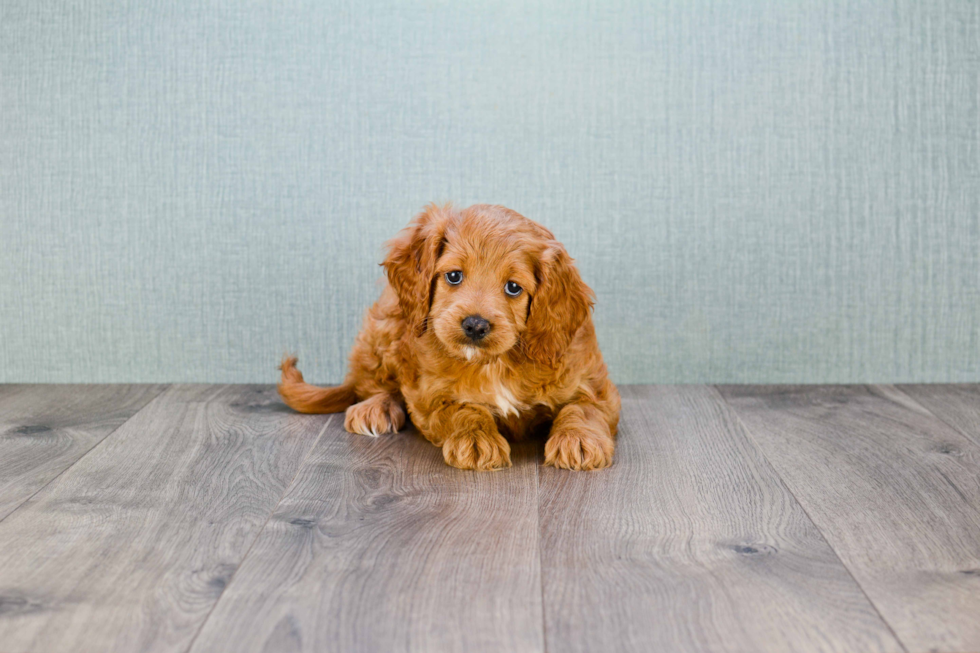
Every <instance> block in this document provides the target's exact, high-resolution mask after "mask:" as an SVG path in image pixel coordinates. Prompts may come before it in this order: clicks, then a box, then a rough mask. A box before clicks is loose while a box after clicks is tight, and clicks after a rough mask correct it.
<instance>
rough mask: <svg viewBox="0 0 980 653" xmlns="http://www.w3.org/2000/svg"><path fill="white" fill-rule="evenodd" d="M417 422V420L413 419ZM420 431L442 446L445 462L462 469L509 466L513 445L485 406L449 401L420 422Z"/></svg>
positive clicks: (432, 441)
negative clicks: (499, 429)
mask: <svg viewBox="0 0 980 653" xmlns="http://www.w3.org/2000/svg"><path fill="white" fill-rule="evenodd" d="M413 419H414V417H413ZM419 422H420V424H419V430H421V431H422V434H423V435H424V436H425V437H426V439H428V440H429V441H430V442H431V443H432V444H434V445H436V446H441V447H442V456H443V458H444V459H445V460H446V463H447V464H449V465H452V466H453V467H458V468H460V469H479V470H494V469H501V468H503V467H510V445H509V444H508V443H507V440H505V439H504V438H503V436H502V435H500V432H499V431H498V430H497V424H496V422H495V421H494V419H493V415H492V414H491V413H490V411H489V410H488V409H487V408H486V407H485V406H480V405H478V404H468V403H459V402H455V401H446V402H443V403H441V404H440V405H439V406H438V407H436V408H435V409H434V410H433V411H432V412H431V413H429V414H428V415H427V416H424V417H423V418H422V419H419Z"/></svg>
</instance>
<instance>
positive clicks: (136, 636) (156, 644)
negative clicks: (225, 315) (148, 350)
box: [0, 386, 329, 653]
mask: <svg viewBox="0 0 980 653" xmlns="http://www.w3.org/2000/svg"><path fill="white" fill-rule="evenodd" d="M274 395H275V390H274V389H272V388H268V387H264V388H259V387H248V386H232V387H227V386H226V387H216V386H174V387H172V388H170V389H169V390H167V391H166V392H164V393H163V394H162V395H160V396H159V397H157V398H156V399H155V400H153V401H152V402H150V403H149V404H148V405H147V406H146V407H145V408H143V410H141V411H140V412H139V413H138V414H137V415H136V416H135V417H133V418H132V419H131V420H129V421H128V422H126V423H125V424H124V425H123V426H122V427H120V428H119V429H118V430H117V431H116V432H115V433H113V434H112V435H111V436H110V437H108V438H106V440H105V441H104V442H102V444H101V445H100V446H99V447H97V448H96V449H94V450H93V451H91V452H90V453H89V455H87V456H85V457H84V458H83V459H81V460H80V461H79V462H78V463H76V464H75V465H74V466H72V467H71V468H70V469H69V470H67V471H66V472H65V473H64V474H62V475H61V476H60V477H59V478H58V479H57V480H56V481H55V482H53V483H51V484H49V485H48V486H47V487H46V488H44V489H43V490H42V491H41V492H39V493H38V494H37V495H35V496H34V497H33V498H32V499H31V500H30V501H29V502H27V503H26V504H24V505H23V506H22V507H21V509H20V510H17V511H16V512H15V513H13V514H11V515H10V516H9V517H8V518H7V519H6V520H5V521H3V522H2V523H0V642H2V647H0V649H2V650H3V651H4V653H15V652H17V651H27V650H32V651H44V652H45V653H51V652H57V651H72V652H76V651H136V650H139V651H164V650H166V651H172V650H185V649H186V648H187V647H188V646H189V645H190V642H191V640H192V638H193V636H194V634H195V633H196V632H198V630H199V629H200V626H201V624H202V623H203V621H204V619H205V618H206V616H207V615H208V613H209V611H210V610H211V609H212V607H213V605H214V603H215V602H216V601H217V599H218V597H219V596H220V594H221V592H222V591H223V590H224V588H225V585H226V584H227V582H228V580H229V579H230V578H231V576H232V574H233V573H234V571H235V569H236V567H237V565H238V563H239V562H240V561H241V560H242V558H243V557H244V555H245V553H246V551H247V550H248V547H249V546H250V545H251V544H252V542H253V541H254V539H255V537H256V536H257V535H258V533H259V532H260V530H261V528H262V526H263V524H265V522H266V520H267V519H268V516H269V515H270V514H271V512H272V510H273V509H274V507H275V506H276V504H277V502H278V501H279V499H280V498H281V496H282V494H283V492H284V491H285V489H286V487H287V485H288V484H289V483H290V481H291V480H292V479H293V478H294V476H295V473H296V471H297V469H298V468H299V465H300V462H301V461H302V459H303V458H304V457H305V455H306V454H307V453H308V452H309V450H310V448H311V446H312V445H313V442H314V441H315V439H316V437H317V435H318V434H319V433H321V432H322V430H323V427H324V425H325V424H326V422H327V421H328V419H329V417H328V416H317V417H309V416H302V415H296V414H292V413H289V412H286V411H285V410H284V409H283V407H282V405H281V404H280V403H279V402H278V400H277V399H276V398H275V397H274Z"/></svg>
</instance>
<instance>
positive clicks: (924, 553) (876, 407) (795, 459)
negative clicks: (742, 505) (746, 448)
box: [721, 386, 980, 651]
mask: <svg viewBox="0 0 980 653" xmlns="http://www.w3.org/2000/svg"><path fill="white" fill-rule="evenodd" d="M721 391H722V393H723V394H724V396H725V397H726V398H727V399H728V401H729V402H730V403H731V405H732V406H734V408H735V410H736V411H737V413H738V414H739V416H740V417H741V418H742V420H743V422H744V423H745V424H746V426H747V427H748V430H749V432H750V434H751V436H752V437H753V439H754V440H755V441H756V442H757V443H758V445H759V446H760V448H761V449H762V452H763V453H764V454H765V456H766V457H767V458H768V459H769V461H770V462H771V463H772V465H773V466H774V467H775V468H776V470H777V471H778V472H779V474H780V475H781V476H782V478H783V480H784V481H785V482H786V483H787V485H788V486H789V488H790V489H791V490H792V491H793V493H794V494H795V495H796V497H797V498H798V499H799V501H800V503H801V504H802V505H803V507H804V508H805V509H806V511H807V513H808V514H809V515H810V517H811V518H812V519H813V521H814V523H816V525H817V526H818V527H819V528H820V529H821V531H822V532H823V533H824V535H825V536H826V537H827V539H828V541H829V542H830V544H831V546H833V547H834V550H835V551H836V552H837V554H838V556H840V558H841V560H842V561H843V562H844V563H845V565H847V567H848V569H849V570H850V571H851V573H852V574H853V575H854V577H855V578H856V579H857V580H858V582H859V583H860V584H861V586H862V587H863V589H864V590H865V592H866V593H867V594H868V596H869V597H870V598H871V600H872V601H873V602H874V604H875V606H876V607H877V608H878V610H879V612H880V613H881V614H882V615H883V616H884V618H885V619H886V621H887V622H888V623H889V624H890V625H891V627H892V628H893V629H894V631H895V632H896V633H897V634H898V637H899V639H900V640H901V641H902V643H903V644H904V645H905V646H906V647H907V648H908V649H909V650H912V651H926V650H941V651H976V650H980V619H978V618H977V617H978V615H980V475H978V473H977V469H978V466H980V447H978V446H977V445H976V444H974V443H973V442H971V441H970V440H968V439H967V438H966V437H964V436H963V435H962V434H961V433H959V432H957V431H956V430H955V429H953V428H951V427H950V426H948V425H946V424H945V423H943V422H941V421H939V420H937V419H936V418H935V417H934V416H933V415H932V414H931V413H929V412H928V411H927V410H925V408H923V407H922V406H921V405H919V404H918V403H916V402H915V401H913V400H912V399H910V398H909V397H908V396H906V395H904V394H902V393H900V392H898V391H896V389H895V388H893V387H890V386H870V387H868V386H854V387H840V386H838V387H828V386H804V387H768V388H766V387H758V386H756V387H725V388H721Z"/></svg>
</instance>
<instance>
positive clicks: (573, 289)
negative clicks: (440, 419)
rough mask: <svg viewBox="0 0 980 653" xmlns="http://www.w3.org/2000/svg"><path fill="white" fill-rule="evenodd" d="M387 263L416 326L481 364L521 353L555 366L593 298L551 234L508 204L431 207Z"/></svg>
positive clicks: (393, 246)
mask: <svg viewBox="0 0 980 653" xmlns="http://www.w3.org/2000/svg"><path fill="white" fill-rule="evenodd" d="M388 247H389V253H388V256H387V258H386V259H385V262H384V267H385V271H386V272H387V274H388V282H389V283H390V284H391V286H392V288H393V289H394V290H395V292H396V293H397V295H398V302H399V305H400V307H401V310H402V313H403V315H404V317H405V320H406V323H407V327H408V328H409V329H410V330H411V332H412V333H413V335H415V336H417V337H421V336H422V335H423V334H425V333H426V332H427V331H430V330H431V331H432V333H433V334H434V335H435V337H436V338H437V339H438V341H439V343H440V344H441V345H442V349H443V350H444V352H445V353H446V354H447V355H448V356H450V357H452V358H454V359H458V360H463V361H470V362H474V363H479V362H485V361H486V360H488V359H490V358H493V357H496V356H500V355H501V354H504V353H506V352H508V351H511V350H517V351H518V352H519V353H520V354H522V355H524V356H526V357H527V358H529V359H535V360H537V361H539V362H544V363H548V364H555V363H556V362H557V360H558V359H559V358H560V357H561V355H562V354H563V352H564V350H565V349H566V348H567V347H568V345H569V343H570V342H571V340H572V338H573V337H574V335H575V332H576V331H577V330H578V328H579V327H580V326H581V325H582V323H583V322H584V321H585V319H586V317H587V316H588V312H589V309H590V307H591V306H592V291H591V290H590V289H589V287H588V286H586V285H585V283H583V282H582V279H581V277H580V276H579V273H578V270H576V269H575V266H574V264H573V263H572V259H571V257H570V256H569V255H568V253H567V252H566V251H565V248H564V247H563V246H562V245H561V243H559V242H557V241H556V240H555V239H554V236H553V235H552V234H551V232H550V231H548V230H547V229H545V228H544V227H542V226H541V225H539V224H537V223H536V222H533V221H531V220H528V219H527V218H525V217H524V216H522V215H520V214H518V213H515V212H514V211H511V210H509V209H506V208H503V207H500V206H488V205H476V206H471V207H469V208H467V209H463V210H462V211H457V210H455V209H453V208H452V207H451V206H445V207H438V206H434V205H430V206H429V207H427V208H426V210H425V211H423V212H422V213H421V214H419V215H418V216H416V218H415V219H414V220H413V221H412V223H411V224H410V225H409V226H408V227H407V228H406V229H405V230H403V231H402V233H401V234H400V235H399V236H398V237H397V238H395V239H394V240H392V241H391V242H389V244H388Z"/></svg>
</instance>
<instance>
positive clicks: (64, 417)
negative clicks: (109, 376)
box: [0, 385, 166, 520]
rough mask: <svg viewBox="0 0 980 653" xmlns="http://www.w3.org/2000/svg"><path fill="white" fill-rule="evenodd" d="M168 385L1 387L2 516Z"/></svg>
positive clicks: (0, 506) (0, 497) (0, 461)
mask: <svg viewBox="0 0 980 653" xmlns="http://www.w3.org/2000/svg"><path fill="white" fill-rule="evenodd" d="M165 388H166V386H163V385H2V386H0V520H2V519H3V518H4V517H6V516H7V515H9V514H10V513H11V512H13V511H14V510H16V509H17V507H18V506H19V505H21V504H22V503H23V502H24V501H26V500H27V499H28V497H30V496H31V495H32V494H34V493H35V492H37V491H38V490H39V489H41V488H42V487H44V486H45V485H47V484H48V483H49V482H50V481H51V479H53V478H55V477H56V476H58V474H60V473H62V472H63V471H65V470H66V469H67V468H68V467H70V466H71V465H72V464H74V463H75V461H76V460H78V459H79V458H81V457H82V456H84V455H85V454H86V452H88V451H89V450H90V449H91V448H92V447H94V446H95V445H97V444H98V443H99V442H101V441H102V439H103V438H104V437H106V436H107V435H109V434H110V433H112V432H113V431H115V430H116V429H117V428H119V426H120V425H121V424H122V423H123V422H125V421H126V420H128V419H129V418H130V417H132V416H133V415H134V414H136V412H137V411H138V410H140V409H141V408H143V406H145V405H146V404H147V403H148V402H149V401H150V400H151V399H153V398H154V397H156V396H157V395H158V394H160V393H161V392H163V390H164V389H165Z"/></svg>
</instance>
